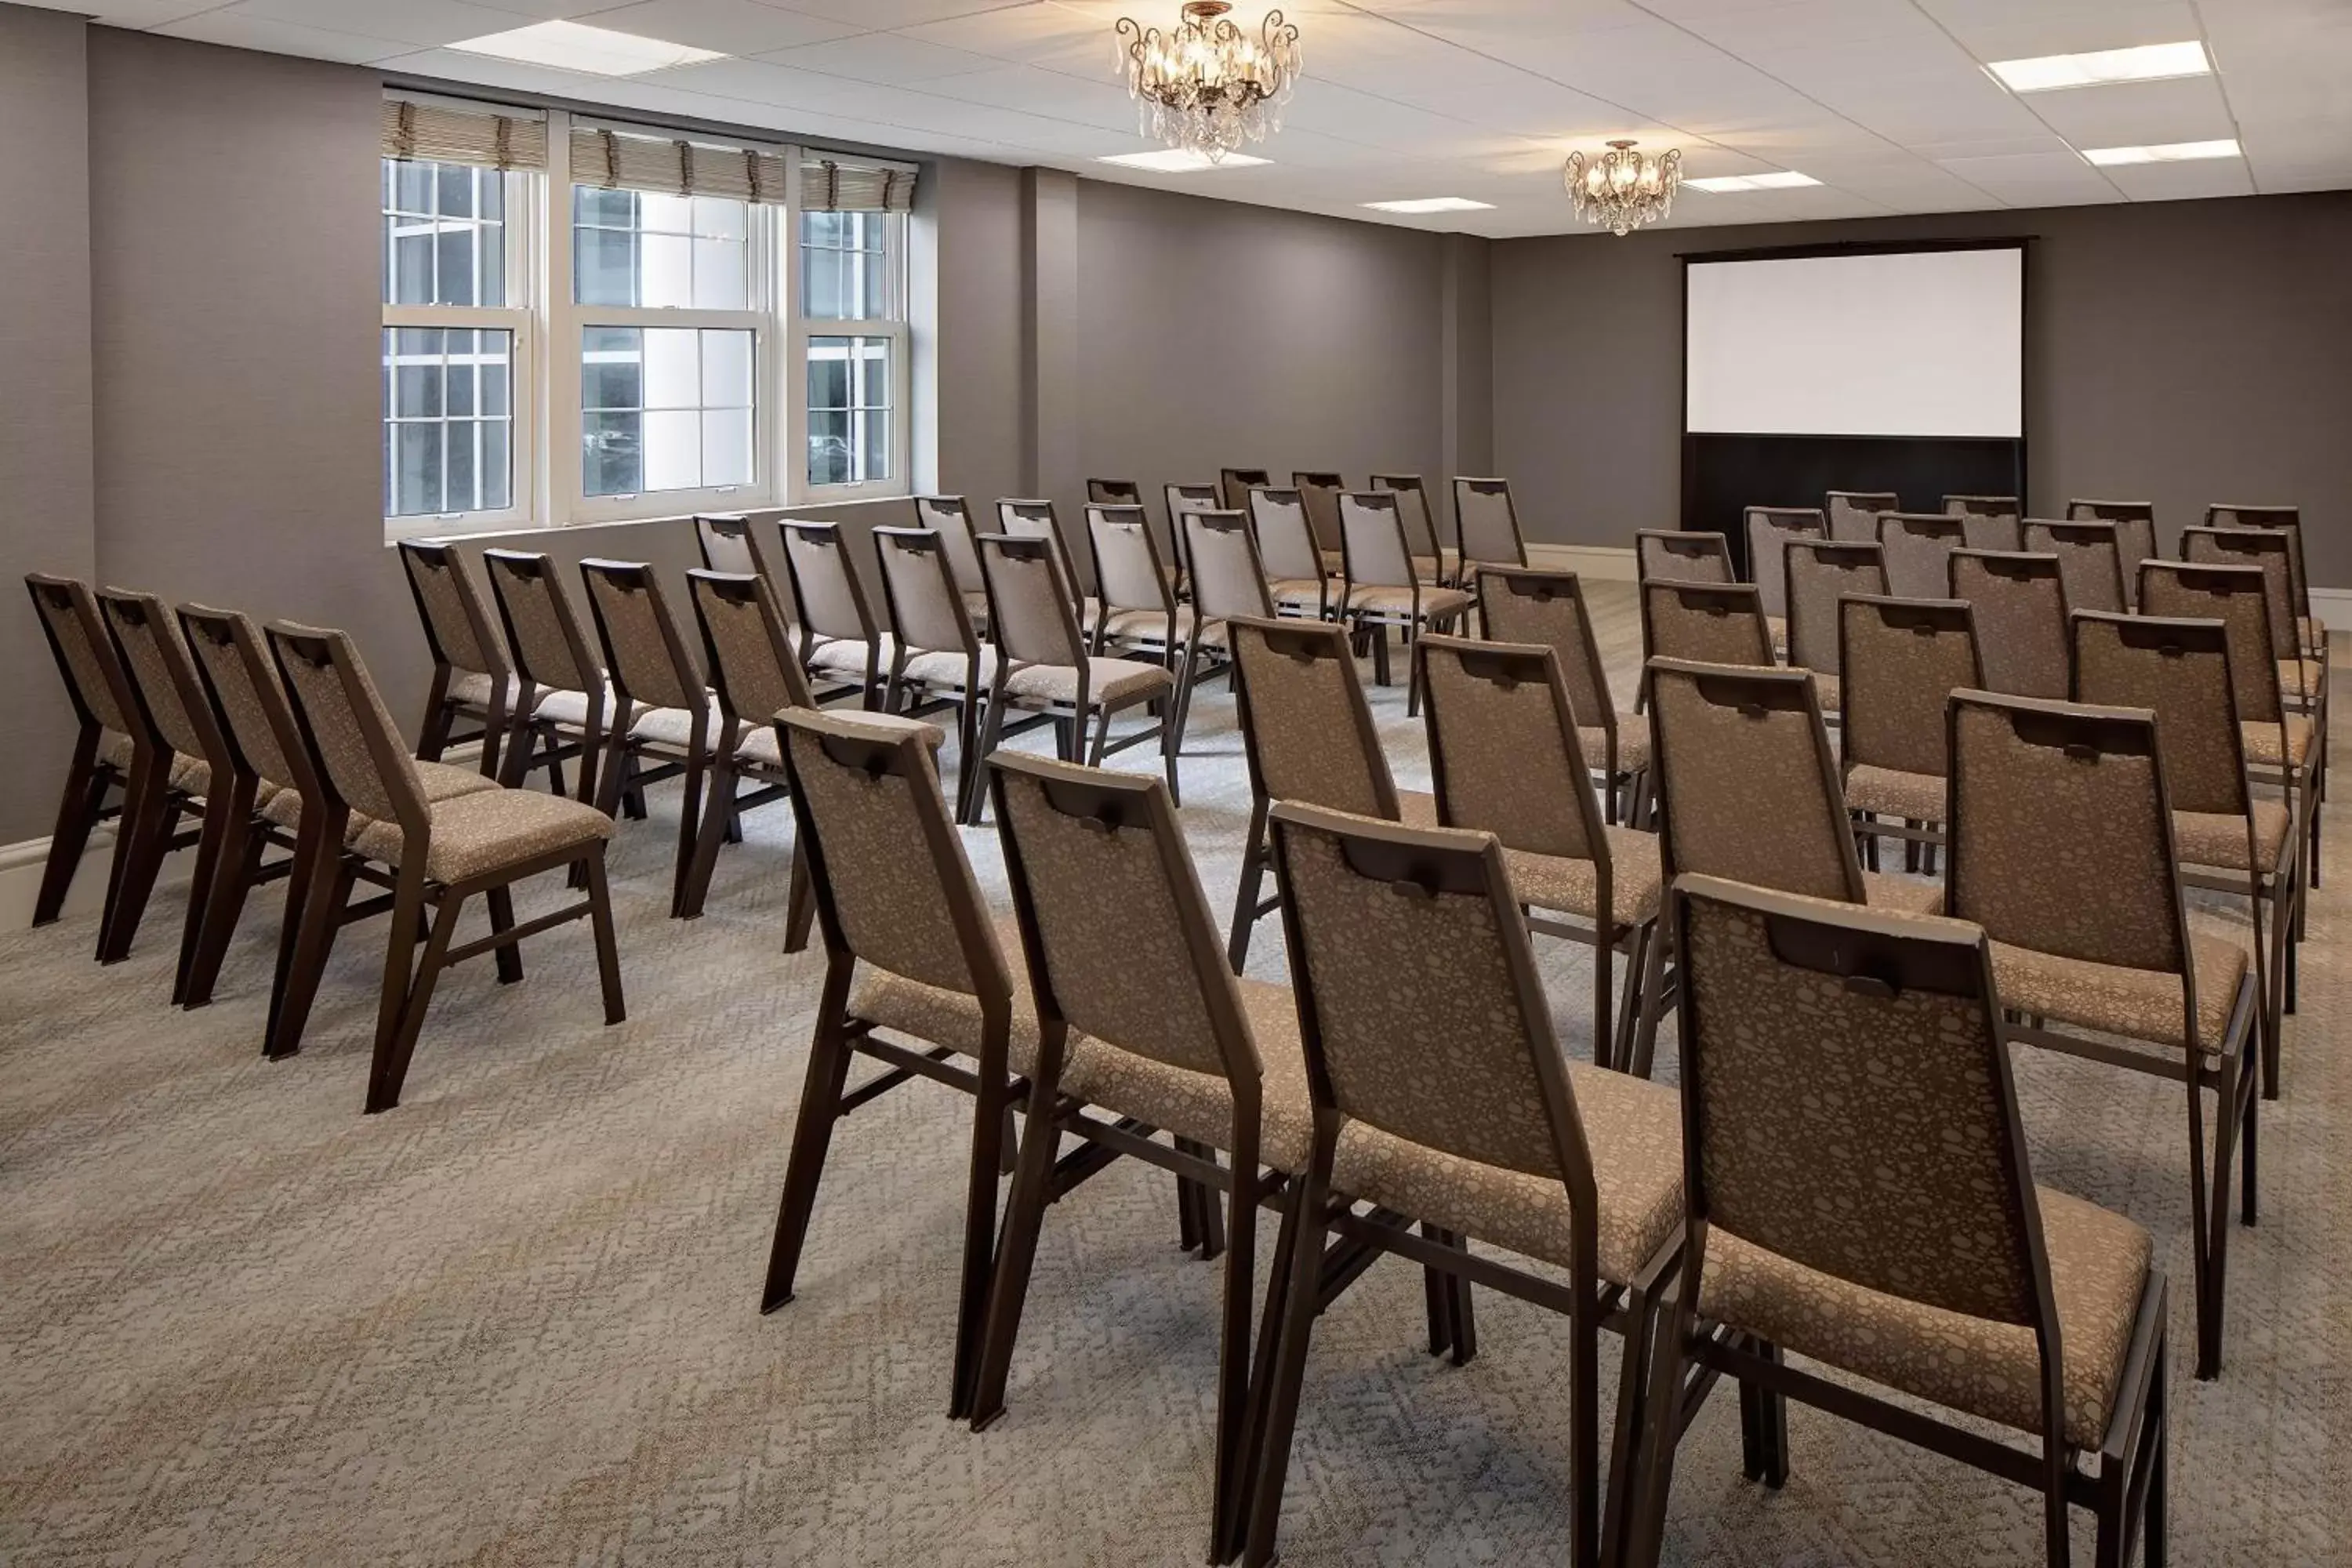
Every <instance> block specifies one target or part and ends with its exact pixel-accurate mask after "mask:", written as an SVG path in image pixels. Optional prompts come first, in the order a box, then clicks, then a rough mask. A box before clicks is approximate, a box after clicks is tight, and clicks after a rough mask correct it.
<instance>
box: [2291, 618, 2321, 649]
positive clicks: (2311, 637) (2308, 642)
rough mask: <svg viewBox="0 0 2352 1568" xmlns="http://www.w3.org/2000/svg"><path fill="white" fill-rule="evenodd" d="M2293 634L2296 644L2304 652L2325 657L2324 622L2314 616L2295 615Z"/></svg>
mask: <svg viewBox="0 0 2352 1568" xmlns="http://www.w3.org/2000/svg"><path fill="white" fill-rule="evenodd" d="M2294 635H2295V642H2296V646H2298V647H2301V648H2302V649H2303V650H2304V652H2305V653H2306V654H2311V655H2314V656H2315V657H2317V658H2321V659H2325V658H2326V657H2327V623H2326V622H2325V621H2322V620H2321V619H2319V617H2318V616H2296V617H2295V618H2294Z"/></svg>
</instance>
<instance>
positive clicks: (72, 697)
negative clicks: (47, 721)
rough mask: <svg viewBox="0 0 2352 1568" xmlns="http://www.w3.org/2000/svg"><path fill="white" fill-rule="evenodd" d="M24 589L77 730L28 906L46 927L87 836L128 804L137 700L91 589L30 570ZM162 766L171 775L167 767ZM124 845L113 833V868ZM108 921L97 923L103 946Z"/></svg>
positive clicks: (113, 882)
mask: <svg viewBox="0 0 2352 1568" xmlns="http://www.w3.org/2000/svg"><path fill="white" fill-rule="evenodd" d="M25 588H26V592H27V593H29V594H30V595H32V600H33V611H34V614H35V615H36V616H38V617H39V618H40V622H41V633H42V636H43V637H46V638H47V641H48V645H49V654H50V656H51V657H52V658H55V659H56V660H57V666H58V677H59V678H60V679H63V680H64V682H65V687H66V697H67V700H68V701H69V702H71V703H72V705H73V710H74V720H75V725H76V728H75V732H74V744H73V752H72V755H71V757H70V759H69V760H68V763H67V764H66V782H65V788H64V790H63V791H62V792H61V794H60V795H59V797H58V819H57V826H56V828H55V830H54V831H52V832H51V833H50V835H49V852H48V858H47V860H46V861H44V862H43V863H42V867H41V886H40V890H39V891H38V892H37V894H36V895H35V896H34V901H33V923H34V924H35V925H37V926H45V925H47V924H48V923H49V922H51V921H55V920H56V919H57V918H58V915H59V914H60V913H62V912H63V911H64V909H65V902H66V894H67V893H68V891H70V890H71V889H72V887H73V879H74V872H75V871H76V869H78V868H79V867H80V865H81V858H82V856H83V854H84V853H85V852H86V851H87V850H88V849H89V836H90V834H91V833H93V832H95V831H96V830H97V828H98V825H99V824H100V823H101V822H107V821H113V820H116V819H119V818H120V817H121V815H122V809H123V805H122V803H123V802H125V801H128V800H129V799H130V795H131V776H132V774H133V773H137V772H138V771H139V768H138V762H139V756H138V747H139V742H138V740H137V739H136V737H135V736H134V734H133V731H134V730H135V729H136V728H138V726H137V725H136V723H135V722H134V721H133V719H132V717H131V715H132V713H133V712H134V711H135V710H136V706H137V703H136V700H135V699H134V698H133V697H132V696H131V679H130V677H129V676H127V675H125V674H124V673H123V670H122V661H121V658H119V657H118V656H117V655H116V653H115V651H114V643H113V639H112V638H110V637H108V636H107V634H106V626H105V625H104V623H102V622H101V621H100V619H99V617H98V605H97V602H96V601H95V600H93V599H92V598H91V597H90V595H89V584H86V583H82V582H79V581H78V580H76V579H74V578H71V577H52V576H49V575H48V574H46V573H40V572H28V573H26V574H25ZM163 767H164V770H165V773H166V774H167V775H168V773H169V769H170V764H169V763H164V764H163ZM141 783H142V790H148V791H152V785H150V784H147V783H146V781H145V779H144V778H143V777H142V781H141ZM118 790H119V791H121V792H122V793H121V796H120V798H119V799H118V800H117V801H116V802H115V803H114V804H112V805H109V804H108V801H107V796H108V795H110V794H111V793H113V792H115V791H118ZM128 842H129V840H128V837H126V836H125V835H122V834H117V835H116V836H115V840H114V860H115V863H116V864H117V865H120V864H121V860H122V857H123V855H124V853H125V849H126V846H127V845H128ZM120 881H121V879H120V878H119V877H110V878H109V879H108V881H107V906H108V909H109V910H110V911H111V910H112V907H113V904H114V899H115V894H114V889H115V888H116V887H117V886H118V885H119V883H120ZM106 924H107V921H105V919H103V918H101V919H100V922H99V928H100V933H101V941H102V940H103V932H104V931H105V927H106Z"/></svg>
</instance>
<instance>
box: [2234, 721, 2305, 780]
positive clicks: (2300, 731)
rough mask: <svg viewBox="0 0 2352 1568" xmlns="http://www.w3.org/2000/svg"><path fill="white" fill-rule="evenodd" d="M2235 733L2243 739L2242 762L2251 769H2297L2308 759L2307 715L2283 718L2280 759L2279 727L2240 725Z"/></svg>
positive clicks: (2272, 725)
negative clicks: (2244, 750)
mask: <svg viewBox="0 0 2352 1568" xmlns="http://www.w3.org/2000/svg"><path fill="white" fill-rule="evenodd" d="M2238 729H2239V731H2241V732H2242V734H2243V735H2244V737H2245V739H2244V742H2243V744H2244V746H2245V749H2246V761H2247V762H2248V763H2251V764H2252V765H2253V766H2255V767H2263V768H2275V767H2282V766H2290V765H2291V766H2294V767H2297V768H2300V767H2301V766H2303V764H2304V763H2305V759H2307V758H2308V757H2309V756H2310V755H2311V719H2310V716H2309V715H2307V714H2303V713H2290V714H2288V715H2287V716H2286V723H2285V725H2284V729H2285V731H2286V733H2285V748H2284V755H2282V754H2281V745H2280V734H2279V731H2280V729H2281V726H2279V725H2277V724H2271V723H2255V724H2241V725H2239V726H2238Z"/></svg>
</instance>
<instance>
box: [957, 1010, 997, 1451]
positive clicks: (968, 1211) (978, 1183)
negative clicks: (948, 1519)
mask: <svg viewBox="0 0 2352 1568" xmlns="http://www.w3.org/2000/svg"><path fill="white" fill-rule="evenodd" d="M992 1054H994V1053H992V1052H990V1051H989V1050H987V1049H985V1048H983V1049H982V1054H981V1059H982V1062H986V1061H987V1060H988V1059H989V1058H990V1057H991V1056H992ZM995 1059H996V1060H997V1061H998V1062H999V1063H1000V1064H1002V1062H1003V1057H1002V1056H1001V1055H997V1056H996V1058H995ZM980 1078H981V1084H980V1092H979V1093H978V1094H976V1095H974V1096H973V1097H972V1112H971V1174H970V1176H969V1177H968V1178H967V1180H966V1184H965V1189H964V1218H963V1284H962V1289H961V1293H960V1295H959V1297H958V1300H957V1304H956V1355H955V1370H954V1373H953V1378H952V1382H951V1384H950V1388H949V1391H948V1419H949V1420H950V1421H955V1420H961V1419H963V1418H966V1417H968V1416H970V1415H971V1405H972V1393H973V1384H974V1383H975V1382H976V1381H977V1380H978V1378H979V1375H980V1337H981V1332H982V1329H984V1328H985V1327H986V1323H987V1317H988V1291H989V1277H990V1275H991V1273H992V1270H993V1269H994V1268H995V1264H996V1184H997V1179H998V1178H999V1177H1000V1176H1001V1175H1002V1174H1003V1166H1004V1153H1005V1143H1004V1139H1005V1124H1006V1123H1007V1122H1009V1121H1011V1120H1012V1110H1013V1097H1012V1096H1011V1095H1010V1094H1008V1093H1006V1092H1005V1087H1004V1083H1003V1068H1002V1066H1001V1065H1000V1066H999V1067H998V1068H996V1069H995V1070H994V1071H991V1070H990V1069H989V1068H986V1067H983V1068H982V1069H981V1074H980ZM992 1080H993V1081H992Z"/></svg>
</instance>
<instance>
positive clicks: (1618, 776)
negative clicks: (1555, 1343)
mask: <svg viewBox="0 0 2352 1568" xmlns="http://www.w3.org/2000/svg"><path fill="white" fill-rule="evenodd" d="M1479 575H1480V577H1481V578H1492V579H1493V589H1494V592H1495V593H1496V594H1509V595H1517V596H1518V597H1520V598H1525V599H1533V600H1535V601H1536V602H1537V603H1538V604H1544V603H1549V601H1550V600H1552V599H1555V598H1558V597H1559V596H1561V595H1566V596H1567V597H1568V598H1569V599H1570V601H1572V602H1573V603H1574V604H1575V605H1576V625H1577V631H1578V634H1579V637H1580V641H1581V642H1582V644H1583V658H1584V661H1585V668H1588V669H1590V670H1591V671H1592V677H1593V680H1594V682H1595V683H1596V684H1598V685H1599V686H1600V688H1601V694H1602V696H1603V697H1604V698H1609V699H1612V700H1605V701H1603V702H1602V703H1601V711H1600V712H1598V713H1595V714H1593V715H1592V717H1591V721H1589V722H1588V721H1586V720H1585V719H1584V718H1583V717H1582V716H1581V715H1580V716H1579V718H1578V720H1577V722H1578V723H1579V724H1580V725H1582V727H1583V728H1585V729H1587V730H1599V731H1601V733H1602V734H1603V735H1604V736H1606V737H1607V745H1606V748H1605V750H1604V752H1603V753H1602V756H1601V763H1600V764H1599V765H1598V766H1596V767H1595V768H1594V769H1593V772H1594V773H1598V774H1600V776H1601V806H1602V808H1603V810H1604V811H1605V812H1606V813H1607V816H1608V820H1609V821H1610V822H1612V823H1616V822H1629V823H1633V824H1636V825H1642V826H1646V825H1647V815H1648V805H1649V798H1650V796H1649V779H1650V773H1649V770H1648V769H1647V768H1627V767H1621V766H1620V765H1619V764H1618V758H1619V757H1620V756H1621V755H1622V752H1620V751H1619V750H1618V745H1617V704H1616V702H1615V701H1614V700H1613V693H1612V692H1611V691H1610V690H1609V669H1608V666H1606V665H1605V664H1603V663H1602V662H1601V644H1600V642H1599V640H1598V639H1596V638H1595V637H1593V635H1592V615H1591V610H1590V609H1589V607H1588V606H1587V605H1585V602H1584V584H1583V581H1582V580H1581V579H1580V578H1579V577H1578V576H1577V574H1575V573H1573V572H1555V571H1552V570H1550V569H1549V568H1547V567H1541V566H1488V567H1486V568H1483V569H1482V570H1481V572H1480V573H1479ZM1490 603H1491V601H1490V600H1489V599H1488V598H1487V597H1486V595H1483V594H1482V595H1481V596H1480V599H1479V605H1480V609H1481V614H1480V616H1479V620H1480V622H1481V625H1480V628H1479V629H1480V630H1481V631H1483V632H1485V633H1486V635H1487V636H1489V637H1492V636H1493V635H1494V630H1495V628H1494V626H1493V624H1492V622H1493V617H1492V616H1491V615H1490V614H1488V613H1486V607H1487V605H1489V604H1490ZM1584 760H1585V761H1586V762H1587V763H1591V761H1592V759H1591V758H1590V757H1587V758H1585V759H1584Z"/></svg>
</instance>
